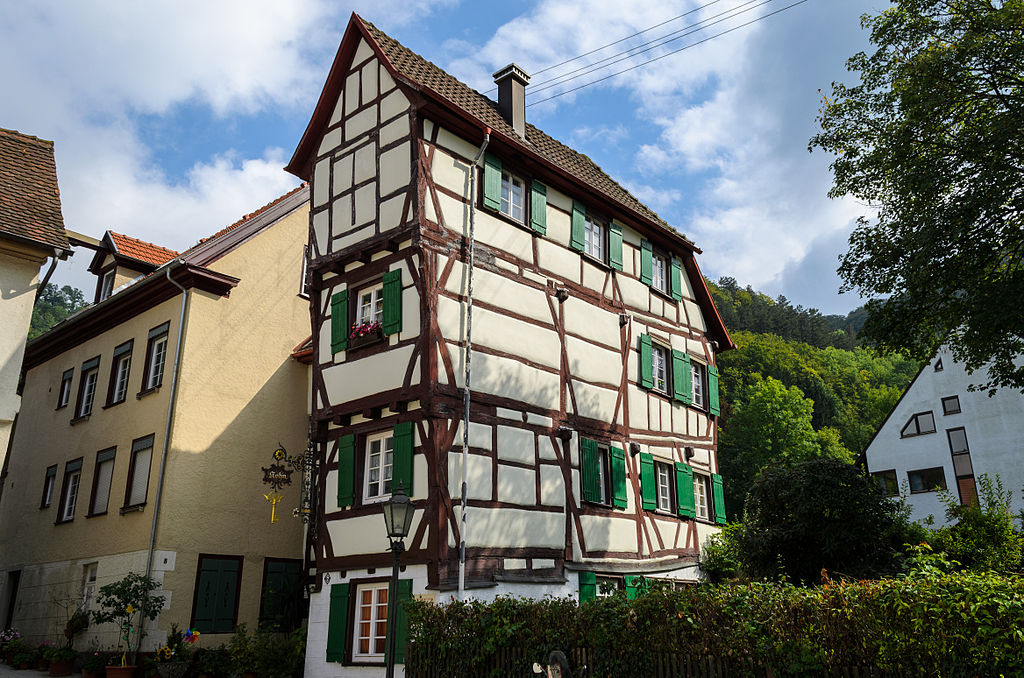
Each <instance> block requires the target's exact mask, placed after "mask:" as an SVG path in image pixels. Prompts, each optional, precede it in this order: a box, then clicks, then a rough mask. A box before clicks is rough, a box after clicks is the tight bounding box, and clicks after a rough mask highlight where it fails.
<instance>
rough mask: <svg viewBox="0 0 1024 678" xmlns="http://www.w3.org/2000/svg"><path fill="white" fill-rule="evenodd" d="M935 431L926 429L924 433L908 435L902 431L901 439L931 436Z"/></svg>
mask: <svg viewBox="0 0 1024 678" xmlns="http://www.w3.org/2000/svg"><path fill="white" fill-rule="evenodd" d="M933 433H935V431H924V432H923V433H909V434H907V435H903V434H902V433H901V434H900V440H903V439H904V438H920V437H921V436H930V435H931V434H933Z"/></svg>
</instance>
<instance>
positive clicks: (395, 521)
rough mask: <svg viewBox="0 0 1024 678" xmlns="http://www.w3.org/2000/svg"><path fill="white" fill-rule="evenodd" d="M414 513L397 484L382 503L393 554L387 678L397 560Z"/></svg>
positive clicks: (391, 665) (395, 610) (394, 632)
mask: <svg viewBox="0 0 1024 678" xmlns="http://www.w3.org/2000/svg"><path fill="white" fill-rule="evenodd" d="M413 511H415V506H413V503H412V501H411V500H410V499H409V497H407V496H406V494H405V491H404V490H403V489H402V484H401V483H399V484H398V487H397V489H395V491H394V492H393V493H392V494H391V498H390V499H388V500H387V501H386V502H384V524H385V526H386V527H387V530H388V540H389V541H390V542H391V548H390V551H391V552H392V553H393V554H394V563H393V565H392V567H391V587H390V589H389V590H388V654H387V664H388V669H387V678H394V676H395V636H396V635H398V634H397V631H398V629H396V628H395V626H396V622H397V621H398V559H399V557H400V556H401V555H402V551H404V550H405V542H404V541H403V539H405V538H406V537H407V536H408V535H409V528H410V527H412V514H413Z"/></svg>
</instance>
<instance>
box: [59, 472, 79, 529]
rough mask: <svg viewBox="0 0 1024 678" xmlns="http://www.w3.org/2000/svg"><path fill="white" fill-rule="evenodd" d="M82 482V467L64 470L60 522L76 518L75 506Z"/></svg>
mask: <svg viewBox="0 0 1024 678" xmlns="http://www.w3.org/2000/svg"><path fill="white" fill-rule="evenodd" d="M81 484H82V468H81V467H78V468H77V469H75V470H74V471H65V472H64V490H63V492H62V493H61V498H60V522H62V523H65V522H68V521H70V520H74V519H75V507H76V505H77V504H78V491H79V488H80V487H81Z"/></svg>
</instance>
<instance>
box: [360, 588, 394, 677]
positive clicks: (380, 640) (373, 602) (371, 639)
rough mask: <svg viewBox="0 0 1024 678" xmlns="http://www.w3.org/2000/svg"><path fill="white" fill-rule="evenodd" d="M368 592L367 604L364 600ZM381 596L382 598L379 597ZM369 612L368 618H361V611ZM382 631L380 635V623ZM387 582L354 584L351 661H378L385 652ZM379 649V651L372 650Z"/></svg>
mask: <svg viewBox="0 0 1024 678" xmlns="http://www.w3.org/2000/svg"><path fill="white" fill-rule="evenodd" d="M364 594H369V604H366V603H365V602H364V598H365V597H366V596H365V595H364ZM382 597H383V600H381V598H382ZM364 610H366V611H368V612H369V615H368V617H369V618H368V619H366V620H364V619H363V611H364ZM382 624H383V628H384V633H383V635H381V634H380V633H378V631H380V628H381V625H382ZM387 627H388V582H386V581H383V582H376V583H373V584H359V585H358V586H356V600H355V606H354V609H353V619H352V661H353V662H380V661H383V660H384V656H385V654H386V652H387V637H388V636H387V632H388V628H387ZM364 639H365V640H366V642H367V649H368V650H369V651H365V652H364V651H363V646H362V641H363V640H364ZM377 649H380V652H375V651H373V650H377Z"/></svg>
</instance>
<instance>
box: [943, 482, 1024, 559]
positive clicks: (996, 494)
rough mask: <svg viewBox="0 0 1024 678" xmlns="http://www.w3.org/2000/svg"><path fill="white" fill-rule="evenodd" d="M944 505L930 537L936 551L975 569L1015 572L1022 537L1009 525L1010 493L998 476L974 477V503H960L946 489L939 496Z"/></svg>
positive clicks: (1023, 542) (1023, 545)
mask: <svg viewBox="0 0 1024 678" xmlns="http://www.w3.org/2000/svg"><path fill="white" fill-rule="evenodd" d="M940 499H941V501H942V503H943V504H945V506H946V520H948V521H950V522H951V523H955V524H953V525H949V526H946V527H941V528H939V529H938V530H936V531H935V533H934V535H933V537H932V545H933V546H934V547H935V549H936V550H937V551H945V552H946V553H947V554H948V555H949V557H950V558H952V559H953V560H956V561H958V562H959V563H961V564H962V565H963V566H964V567H965V568H967V569H970V570H974V571H976V572H984V571H986V570H992V571H994V572H1017V571H1019V570H1020V566H1021V557H1022V555H1024V536H1022V535H1021V534H1020V533H1019V532H1018V531H1017V530H1016V529H1015V528H1014V524H1013V514H1012V513H1011V512H1010V505H1011V501H1012V494H1011V493H1010V491H1009V490H1004V489H1003V483H1002V481H1000V479H999V476H996V477H995V478H994V479H992V478H989V477H988V475H986V474H982V475H981V476H979V477H978V502H977V503H975V502H968V503H966V504H961V503H960V502H959V501H958V500H957V498H956V497H954V496H953V495H952V494H951V493H949V492H944V493H942V495H940Z"/></svg>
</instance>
